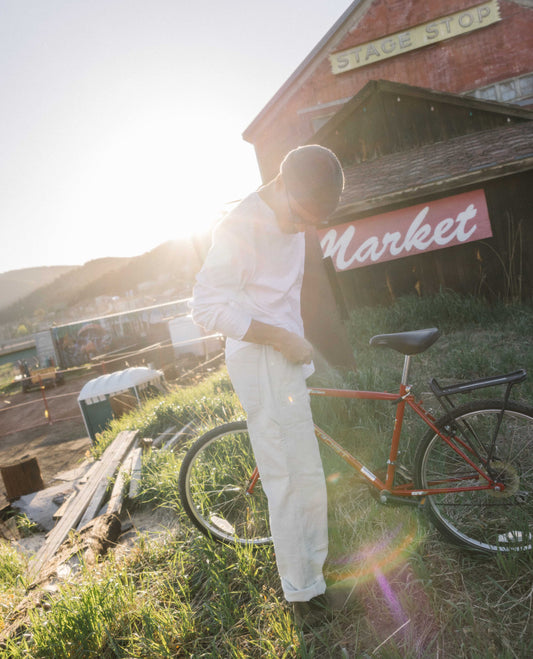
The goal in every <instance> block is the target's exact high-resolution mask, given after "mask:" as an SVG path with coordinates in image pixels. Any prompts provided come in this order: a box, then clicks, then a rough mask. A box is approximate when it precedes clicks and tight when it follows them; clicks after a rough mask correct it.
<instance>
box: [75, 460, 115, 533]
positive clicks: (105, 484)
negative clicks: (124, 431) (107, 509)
mask: <svg viewBox="0 0 533 659" xmlns="http://www.w3.org/2000/svg"><path fill="white" fill-rule="evenodd" d="M124 455H125V451H124V452H123V453H121V454H120V456H118V455H117V456H115V458H110V459H109V460H108V467H107V469H106V472H105V474H104V475H102V477H101V478H100V482H99V483H98V485H97V486H96V488H95V490H94V493H93V496H92V497H91V500H90V501H89V503H88V505H87V508H86V509H85V512H84V513H83V515H82V517H81V519H80V521H79V522H78V525H77V527H76V528H77V530H78V531H80V530H81V529H82V528H83V527H84V526H85V525H86V524H88V523H89V522H90V521H91V519H93V517H96V516H97V515H98V512H99V510H100V508H101V507H102V504H103V502H104V499H105V495H106V492H107V490H108V488H109V480H110V479H111V478H112V477H113V475H114V473H115V471H116V470H117V467H118V465H119V464H120V463H121V462H122V460H123V459H124Z"/></svg>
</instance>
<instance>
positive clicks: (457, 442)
mask: <svg viewBox="0 0 533 659" xmlns="http://www.w3.org/2000/svg"><path fill="white" fill-rule="evenodd" d="M439 336H440V332H439V330H438V329H436V328H431V329H424V330H415V331H410V332H401V333H395V334H379V335H376V336H374V337H372V339H371V340H370V345H371V346H381V347H385V348H391V349H393V350H395V351H396V352H399V353H401V354H403V355H404V365H403V372H402V376H401V381H400V387H399V391H398V393H388V392H384V391H360V390H355V389H328V388H316V387H311V388H310V389H309V393H310V395H311V396H321V397H334V398H346V399H366V400H376V401H385V402H388V403H391V404H394V405H395V406H396V414H395V424H394V429H393V433H392V438H391V442H390V449H389V457H388V461H387V466H386V473H385V474H384V475H383V476H381V475H380V474H379V472H378V473H374V472H373V471H372V470H371V469H369V468H368V467H367V466H365V465H364V464H363V463H362V462H361V461H360V460H359V459H358V458H357V457H355V456H354V455H352V454H351V453H350V452H348V451H347V450H346V449H345V448H343V447H342V446H341V445H340V444H339V443H338V442H337V441H336V440H334V439H333V438H332V437H330V436H329V435H328V434H327V433H326V432H325V431H323V430H322V429H321V428H319V427H318V426H317V425H315V431H316V435H317V437H318V439H319V440H320V441H321V442H323V443H324V444H325V445H326V446H328V447H330V448H331V449H333V451H334V452H335V453H336V454H337V455H338V456H339V457H340V458H342V459H343V460H344V461H345V462H346V463H347V464H348V465H350V466H351V467H352V468H353V469H355V471H356V472H357V473H358V474H359V476H360V477H361V478H362V479H363V480H364V481H365V482H366V484H367V485H368V486H369V488H370V489H371V490H373V491H374V492H375V493H376V494H377V497H376V498H377V499H378V500H379V501H380V502H381V503H383V504H386V503H411V504H413V505H415V506H417V507H418V508H419V509H421V510H424V511H426V512H427V514H428V517H429V519H430V521H431V522H432V523H433V525H434V526H435V527H436V528H437V529H438V531H440V533H441V534H442V535H443V536H444V537H445V538H446V539H448V540H449V541H451V542H453V543H455V544H457V545H460V546H462V547H463V548H468V549H470V550H477V551H480V552H486V553H496V552H511V551H531V549H532V547H533V408H532V407H529V406H527V405H524V404H521V403H517V402H515V401H512V400H511V399H510V393H511V389H512V387H513V386H514V385H516V384H518V383H520V382H522V381H524V380H525V378H526V375H527V374H526V371H525V370H524V369H520V370H517V371H514V372H512V373H508V374H504V375H498V376H494V377H486V378H482V379H478V380H472V381H469V382H463V383H458V384H454V385H451V386H445V387H441V386H440V385H439V383H438V382H437V380H435V378H433V379H432V380H431V381H430V383H429V384H430V388H431V390H432V392H433V394H434V395H435V396H436V398H437V400H438V401H439V403H440V404H441V406H442V407H443V409H444V414H443V416H442V417H441V418H439V419H435V418H434V417H433V416H432V415H431V414H430V413H429V412H427V411H426V410H425V409H424V407H423V405H422V401H417V400H416V399H415V397H414V395H413V393H412V386H411V385H409V384H408V378H409V370H410V364H411V357H412V356H414V355H416V354H420V353H422V352H424V351H425V350H427V349H428V348H429V347H431V346H432V345H433V344H434V343H435V342H436V341H437V339H438V338H439ZM496 385H505V393H504V395H503V398H501V399H488V400H473V401H470V402H466V403H463V404H460V405H458V406H456V405H454V401H453V399H452V397H453V396H455V395H457V394H464V393H470V392H472V391H475V390H478V389H482V388H485V387H489V386H496ZM406 407H409V408H410V409H411V410H413V412H414V413H415V414H416V415H418V417H419V418H420V419H421V420H422V421H423V422H424V423H425V424H426V425H427V426H428V430H427V432H426V434H425V435H424V437H423V438H422V440H421V441H420V443H419V444H418V446H417V448H416V453H415V457H414V462H413V473H414V478H412V477H410V476H409V475H408V474H407V478H406V470H405V468H404V467H403V466H402V465H400V464H399V462H398V455H399V450H400V440H401V433H402V425H403V421H404V412H405V410H406ZM376 471H377V470H376ZM179 492H180V497H181V500H182V503H183V507H184V510H185V512H186V513H187V515H188V516H189V518H190V520H191V521H192V523H193V524H194V525H195V526H196V527H197V528H198V529H199V530H200V531H201V532H202V533H204V534H205V535H207V536H209V537H211V538H213V539H214V540H217V541H219V542H223V543H227V544H245V545H262V544H266V543H269V542H271V537H270V532H269V526H268V507H267V501H266V496H265V495H264V493H263V490H262V488H261V481H260V478H259V473H258V470H257V468H256V466H255V461H254V457H253V453H252V448H251V445H250V440H249V436H248V431H247V427H246V421H236V422H233V423H227V424H224V425H221V426H218V427H216V428H214V429H213V430H210V431H209V432H207V433H205V434H204V435H202V436H201V437H200V438H199V439H197V440H196V441H195V442H194V443H193V444H192V446H191V447H190V448H189V449H188V451H187V453H186V455H185V457H184V460H183V463H182V466H181V469H180V473H179Z"/></svg>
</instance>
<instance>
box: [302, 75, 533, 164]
mask: <svg viewBox="0 0 533 659" xmlns="http://www.w3.org/2000/svg"><path fill="white" fill-rule="evenodd" d="M532 119H533V111H531V110H527V109H524V108H520V107H519V106H515V105H507V104H502V103H496V102H493V101H485V100H480V99H474V98H470V97H466V96H462V95H459V94H450V93H445V92H436V91H432V90H429V89H423V88H421V87H414V86H412V85H406V84H403V83H396V82H390V81H386V80H377V81H370V82H368V83H367V84H366V85H365V86H364V87H363V89H362V90H361V91H360V92H359V93H358V94H356V95H355V96H354V97H353V98H352V99H351V100H350V101H348V102H347V103H345V105H344V106H343V107H342V108H341V109H340V110H339V111H338V112H337V113H336V114H335V115H334V116H333V117H332V118H331V119H330V120H329V121H328V122H327V123H326V124H325V125H324V126H322V127H321V128H320V130H318V131H317V132H316V133H315V134H314V135H313V136H312V137H311V138H310V139H309V140H308V143H318V144H322V145H324V146H327V147H329V148H330V149H332V150H333V151H334V152H335V153H336V154H337V156H338V157H339V158H340V160H341V162H342V163H343V165H347V164H352V163H354V162H364V161H368V160H373V159H375V158H380V157H382V156H384V155H388V154H392V153H398V152H402V151H405V150H406V149H412V148H416V147H420V146H424V145H427V144H433V143H436V142H442V141H445V140H449V139H454V138H456V137H461V136H465V135H470V134H472V133H476V132H479V131H485V130H489V129H492V128H497V127H501V126H507V125H509V124H515V123H519V122H523V121H531V120H532Z"/></svg>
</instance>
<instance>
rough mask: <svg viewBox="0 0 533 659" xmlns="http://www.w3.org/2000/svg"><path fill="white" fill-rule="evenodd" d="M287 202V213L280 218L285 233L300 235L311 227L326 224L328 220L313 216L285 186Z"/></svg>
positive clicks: (283, 213)
mask: <svg viewBox="0 0 533 659" xmlns="http://www.w3.org/2000/svg"><path fill="white" fill-rule="evenodd" d="M283 189H284V192H285V201H286V204H285V206H286V209H285V210H286V212H282V213H281V217H279V218H278V221H279V225H280V228H281V230H282V231H284V232H285V233H299V232H300V231H305V228H306V227H309V226H314V227H317V226H320V225H321V224H324V223H325V222H326V218H321V217H317V216H315V215H313V214H312V213H310V212H309V211H308V210H307V209H305V208H304V207H303V206H302V205H301V204H300V203H299V202H298V201H297V200H296V199H295V198H294V197H293V196H292V195H291V194H290V192H289V191H288V190H287V188H286V187H285V185H283Z"/></svg>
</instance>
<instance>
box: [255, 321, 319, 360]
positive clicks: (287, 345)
mask: <svg viewBox="0 0 533 659" xmlns="http://www.w3.org/2000/svg"><path fill="white" fill-rule="evenodd" d="M242 338H243V341H249V342H250V343H260V344H262V345H271V346H272V347H273V348H275V349H276V350H279V351H280V352H281V354H282V355H283V356H284V357H285V359H287V361H289V362H292V363H293V364H309V363H310V362H311V360H312V359H313V346H312V345H311V344H310V343H309V341H307V339H304V337H303V336H298V334H294V332H289V331H288V330H286V329H283V328H281V327H274V326H273V325H268V324H267V323H261V322H260V321H258V320H252V322H251V323H250V327H249V328H248V331H247V332H246V334H245V335H244V336H243V337H242Z"/></svg>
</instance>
